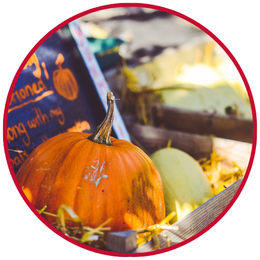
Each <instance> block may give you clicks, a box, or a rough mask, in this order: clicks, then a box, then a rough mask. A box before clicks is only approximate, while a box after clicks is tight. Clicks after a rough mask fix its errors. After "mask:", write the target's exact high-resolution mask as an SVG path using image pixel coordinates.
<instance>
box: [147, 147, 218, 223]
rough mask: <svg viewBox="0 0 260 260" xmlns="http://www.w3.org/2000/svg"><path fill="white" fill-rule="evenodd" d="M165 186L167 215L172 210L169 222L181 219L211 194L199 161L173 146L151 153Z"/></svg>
mask: <svg viewBox="0 0 260 260" xmlns="http://www.w3.org/2000/svg"><path fill="white" fill-rule="evenodd" d="M151 159H152V161H153V163H154V164H155V166H156V168H157V169H158V171H159V173H160V175H161V179H162V183H163V190H164V198H165V208H166V215H168V214H169V213H171V212H172V211H175V212H176V213H177V215H176V217H175V218H174V219H172V221H171V223H174V222H176V221H177V220H180V219H181V218H183V217H184V216H186V215H187V214H189V213H190V212H191V211H193V210H194V209H196V208H197V207H199V206H200V205H202V204H203V203H204V202H206V201H207V200H209V199H210V198H212V197H213V191H212V189H211V186H210V183H209V181H208V179H207V177H206V175H205V173H204V172H203V170H202V169H201V167H200V165H199V164H198V162H197V161H196V160H195V159H193V158H192V157H191V156H190V155H188V154H187V153H185V152H183V151H181V150H178V149H175V148H170V147H167V148H163V149H161V150H158V151H156V152H155V153H154V154H152V155H151Z"/></svg>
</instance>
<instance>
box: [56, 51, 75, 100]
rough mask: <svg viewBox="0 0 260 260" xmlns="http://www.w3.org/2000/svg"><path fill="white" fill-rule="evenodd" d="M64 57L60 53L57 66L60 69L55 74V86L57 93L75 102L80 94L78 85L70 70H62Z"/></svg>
mask: <svg viewBox="0 0 260 260" xmlns="http://www.w3.org/2000/svg"><path fill="white" fill-rule="evenodd" d="M63 62H64V56H63V55H62V54H61V53H59V55H58V57H57V59H56V62H55V64H56V65H57V66H58V68H59V69H57V70H55V71H54V72H53V84H54V87H55V89H56V90H57V92H58V93H59V94H60V95H61V96H63V97H64V98H66V99H68V100H74V99H76V98H77V96H78V93H79V86H78V83H77V81H76V79H75V77H74V75H73V73H72V72H71V70H70V69H67V68H66V69H64V68H62V63H63Z"/></svg>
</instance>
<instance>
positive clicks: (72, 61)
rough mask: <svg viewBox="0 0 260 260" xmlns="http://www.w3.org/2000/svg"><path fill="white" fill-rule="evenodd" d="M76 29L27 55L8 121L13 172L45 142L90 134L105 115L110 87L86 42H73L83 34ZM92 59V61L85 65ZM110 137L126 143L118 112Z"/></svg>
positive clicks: (62, 31) (65, 31) (62, 32)
mask: <svg viewBox="0 0 260 260" xmlns="http://www.w3.org/2000/svg"><path fill="white" fill-rule="evenodd" d="M78 25H79V24H78V22H75V23H73V24H72V25H66V26H64V27H63V28H61V29H59V30H58V31H57V32H55V33H54V34H52V35H51V36H50V37H49V38H48V39H47V40H46V41H45V42H44V43H43V44H42V45H41V46H40V47H39V48H38V49H37V50H36V51H35V53H34V54H33V55H32V56H31V58H30V59H29V60H28V62H27V64H26V65H25V67H24V68H23V70H22V72H21V74H20V76H19V78H18V80H17V82H16V85H15V88H14V90H13V93H12V97H11V101H10V104H9V109H8V119H7V142H8V149H9V155H10V158H11V162H12V166H13V169H14V172H15V173H17V171H18V169H19V168H20V166H21V165H22V163H23V162H24V161H25V159H26V158H27V157H28V155H29V154H30V153H31V152H32V150H33V149H34V148H36V147H37V146H38V145H39V144H41V143H42V142H44V141H45V140H47V139H49V138H51V137H53V136H55V135H57V134H59V133H64V132H72V131H73V132H75V131H78V132H82V131H85V132H89V133H91V132H93V131H94V130H95V129H96V127H97V126H98V125H99V124H100V123H101V122H102V120H103V119H104V117H105V108H106V92H107V91H109V88H108V86H107V83H106V81H105V79H104V77H103V74H102V73H101V71H100V68H99V66H98V64H97V61H96V59H95V57H94V55H93V54H92V53H91V52H90V50H89V48H88V45H87V40H86V39H85V38H84V42H85V43H84V45H83V46H81V45H80V44H79V41H78V40H79V39H80V38H77V37H78V36H77V37H76V39H74V37H75V34H80V35H81V36H82V33H81V31H80V29H79V27H78ZM75 28H76V29H77V30H76V29H75ZM76 43H77V44H76ZM82 53H83V54H84V55H83V56H82ZM90 57H91V63H87V62H86V59H89V58H90ZM89 72H90V73H89ZM96 87H97V88H96ZM97 90H98V91H97ZM112 135H113V136H115V137H117V138H122V139H126V140H130V138H129V136H128V133H127V131H126V129H125V126H124V123H123V121H122V119H121V116H120V114H119V112H118V110H117V109H116V115H115V127H114V131H113V132H112Z"/></svg>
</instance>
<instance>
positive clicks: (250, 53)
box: [0, 0, 260, 260]
mask: <svg viewBox="0 0 260 260" xmlns="http://www.w3.org/2000/svg"><path fill="white" fill-rule="evenodd" d="M116 2H118V3H120V2H119V1H113V2H108V1H101V0H96V1H86V0H85V1H77V0H74V1H64V0H63V1H60V0H56V1H53V0H52V1H50V0H45V1H31V0H23V1H18V0H16V1H5V3H4V5H3V3H2V4H1V8H0V19H1V20H0V21H1V27H0V28H1V30H0V33H1V36H0V37H1V38H0V39H1V41H0V52H1V55H0V57H1V59H0V61H1V62H0V66H1V67H0V78H1V81H0V83H1V102H0V104H1V113H2V115H3V113H4V106H5V101H6V97H7V93H8V91H9V88H10V85H11V82H12V80H13V78H14V75H15V73H16V71H17V70H18V68H19V66H20V64H21V63H22V61H23V60H24V58H25V56H26V55H27V54H28V52H29V51H30V50H31V49H32V48H33V47H34V45H35V44H36V43H37V42H38V41H39V40H40V39H41V38H42V37H43V36H44V35H45V34H46V33H48V32H49V31H50V30H51V29H53V28H54V27H55V26H56V25H58V24H60V23H61V22H63V21H64V20H66V19H68V18H70V17H71V16H74V15H76V14H78V13H80V12H82V11H85V10H88V9H90V8H93V7H97V6H100V5H104V4H110V3H116ZM121 3H122V2H121ZM141 3H148V4H154V5H158V4H160V6H163V7H167V8H170V9H173V10H175V11H178V12H180V13H183V14H184V15H186V16H188V17H190V18H192V19H194V20H195V21H197V22H199V23H201V24H202V25H204V26H205V27H206V28H208V29H209V30H210V31H211V32H213V33H214V34H215V35H216V36H217V37H218V38H219V39H220V40H221V41H222V42H223V43H224V44H225V45H226V46H227V48H228V49H229V50H230V51H231V53H232V54H233V55H234V56H235V58H236V59H237V61H238V63H239V64H240V66H241V67H242V70H243V71H244V73H245V75H246V77H247V80H248V82H249V85H250V87H251V90H252V93H253V96H254V100H255V105H256V109H257V111H258V109H259V102H260V101H259V91H258V89H259V87H260V85H259V74H260V70H259V68H260V66H259V62H260V39H259V25H260V18H259V5H258V1H252V0H248V1H235V0H228V1H227V0H225V1H223V0H218V1H215V0H214V1H213V0H212V1H207V0H203V1H202V0H196V1H194V0H189V1H188V0H181V1H180V0H179V1H173V0H172V1H168V0H167V1H166V0H161V1H149V2H148V1H142V2H141ZM2 122H3V120H1V124H2ZM2 131H3V127H2V125H1V136H3V135H2V134H3V132H2ZM1 142H2V138H1ZM0 150H1V155H0V158H1V174H0V183H1V187H0V192H1V193H0V198H1V204H0V216H1V217H0V218H1V219H0V239H1V245H0V248H1V250H0V256H1V258H2V259H26V260H31V259H34V260H41V259H44V260H46V259H86V258H91V257H95V258H97V259H108V258H111V256H104V255H99V254H97V253H93V252H89V251H87V250H85V249H82V248H79V247H77V246H75V245H74V244H71V243H69V242H67V241H66V240H64V239H62V238H60V237H59V236H58V235H56V234H55V233H54V232H52V231H51V230H49V229H48V228H46V226H45V225H44V224H42V223H41V221H39V220H38V219H37V218H36V217H35V215H34V214H33V213H32V212H31V211H30V209H29V208H28V207H27V205H26V203H25V202H24V201H23V199H22V198H21V197H20V194H19V192H18V191H17V189H16V187H15V185H14V183H13V180H12V178H11V175H10V173H9V170H8V167H7V163H6V159H5V154H4V149H3V144H2V143H1V149H0ZM257 159H258V160H259V154H258V152H256V159H255V162H254V164H253V167H252V171H251V173H250V176H249V179H248V181H247V183H246V185H245V188H244V189H243V191H242V193H241V195H240V196H239V198H238V200H237V201H236V202H235V204H234V206H233V207H232V208H231V209H230V210H229V212H228V213H227V214H226V215H225V216H224V218H222V219H221V220H220V222H218V223H217V224H216V225H215V226H214V227H213V228H212V229H210V230H209V231H208V232H206V233H205V234H204V235H203V236H201V237H199V238H198V239H196V240H195V241H193V242H191V243H189V244H187V245H185V246H183V247H181V248H178V249H176V250H174V251H171V252H167V253H164V254H163V255H156V256H150V257H149V258H153V259H160V258H161V257H167V258H168V257H170V258H174V259H194V258H195V259H201V260H204V259H207V260H215V259H218V260H219V259H259V250H257V249H258V247H259V232H260V228H259V207H260V203H259V192H258V191H259V185H260V177H259V161H258V162H257V161H256V160H257ZM111 203H112V202H111Z"/></svg>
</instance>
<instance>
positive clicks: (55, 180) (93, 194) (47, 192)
mask: <svg viewBox="0 0 260 260" xmlns="http://www.w3.org/2000/svg"><path fill="white" fill-rule="evenodd" d="M88 137H89V134H87V133H64V134H60V135H57V136H55V137H53V138H51V139H49V140H47V141H45V142H44V143H42V144H41V145H40V146H38V147H37V148H36V149H35V150H34V151H33V152H32V153H31V154H30V155H29V157H28V158H27V160H26V161H25V162H24V164H23V165H22V166H21V168H20V170H19V171H18V173H17V179H18V182H19V184H20V185H21V187H24V189H28V190H30V192H31V203H32V205H33V206H34V207H35V208H36V209H41V208H42V207H44V206H45V205H47V208H46V211H47V212H51V213H54V214H56V213H57V210H58V208H59V206H61V205H62V204H65V205H67V206H69V207H71V208H72V209H73V210H74V212H75V213H76V214H77V215H78V216H79V218H80V219H81V221H82V223H83V225H86V226H88V227H93V228H94V227H98V226H99V225H100V224H102V223H103V222H104V221H106V220H107V219H108V218H110V217H111V218H112V221H111V222H110V223H109V224H108V226H110V227H111V229H112V230H113V231H123V230H128V229H137V228H145V227H148V226H150V225H153V224H155V223H159V222H160V221H162V220H163V219H164V217H165V206H164V194H163V187H162V182H161V178H160V175H159V173H158V171H157V169H156V167H155V166H154V164H153V163H152V161H151V160H150V158H149V157H148V156H147V155H146V154H145V153H144V152H143V151H142V150H141V149H139V148H138V147H136V146H135V145H133V144H132V143H130V142H127V141H124V140H117V139H115V138H113V137H111V138H110V140H111V145H109V146H108V145H105V144H99V143H96V142H93V141H91V140H89V139H87V138H88ZM43 216H44V218H46V220H47V221H48V222H50V223H52V222H55V221H56V219H55V218H54V217H52V216H47V215H43ZM66 217H68V218H69V216H66ZM69 223H70V222H69V221H68V224H69Z"/></svg>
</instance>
